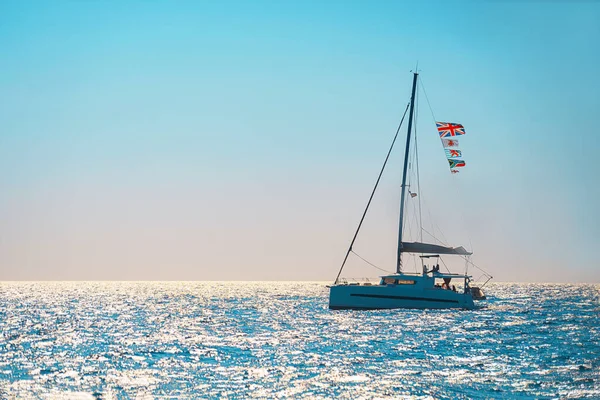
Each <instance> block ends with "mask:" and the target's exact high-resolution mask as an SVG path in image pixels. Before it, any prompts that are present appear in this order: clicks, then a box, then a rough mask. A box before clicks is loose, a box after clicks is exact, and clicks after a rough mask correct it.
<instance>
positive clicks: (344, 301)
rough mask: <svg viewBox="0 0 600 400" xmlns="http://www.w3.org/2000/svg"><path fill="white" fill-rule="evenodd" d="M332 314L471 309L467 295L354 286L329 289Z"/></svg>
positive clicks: (426, 290)
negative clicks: (426, 309) (427, 309)
mask: <svg viewBox="0 0 600 400" xmlns="http://www.w3.org/2000/svg"><path fill="white" fill-rule="evenodd" d="M329 308H330V309H332V310H346V309H351V310H376V309H391V308H419V309H423V308H436V309H444V308H460V309H467V310H471V309H473V308H475V303H474V302H473V296H472V295H471V294H470V293H466V294H465V293H456V292H453V291H451V290H444V289H439V288H432V289H424V290H423V289H421V290H419V289H417V288H412V287H406V286H405V285H398V286H388V285H377V286H358V285H335V286H331V288H330V289H329Z"/></svg>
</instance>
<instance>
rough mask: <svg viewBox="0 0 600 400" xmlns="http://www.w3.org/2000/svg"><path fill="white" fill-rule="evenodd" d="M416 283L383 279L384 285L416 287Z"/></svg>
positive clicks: (407, 280) (408, 280)
mask: <svg viewBox="0 0 600 400" xmlns="http://www.w3.org/2000/svg"><path fill="white" fill-rule="evenodd" d="M415 283H416V282H415V281H413V280H410V279H394V278H383V281H382V282H381V284H382V285H414V284H415Z"/></svg>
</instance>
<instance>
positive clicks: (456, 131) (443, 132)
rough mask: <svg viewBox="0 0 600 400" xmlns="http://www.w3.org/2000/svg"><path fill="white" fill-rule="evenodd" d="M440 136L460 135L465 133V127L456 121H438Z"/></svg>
mask: <svg viewBox="0 0 600 400" xmlns="http://www.w3.org/2000/svg"><path fill="white" fill-rule="evenodd" d="M435 124H436V126H437V130H438V133H439V134H440V137H442V138H444V137H450V136H460V135H464V134H465V127H464V126H462V125H461V124H455V123H454V122H436V123H435Z"/></svg>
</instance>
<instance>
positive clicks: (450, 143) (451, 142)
mask: <svg viewBox="0 0 600 400" xmlns="http://www.w3.org/2000/svg"><path fill="white" fill-rule="evenodd" d="M442 144H443V145H444V148H445V149H446V148H448V147H458V139H442Z"/></svg>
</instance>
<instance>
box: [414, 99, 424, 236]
mask: <svg viewBox="0 0 600 400" xmlns="http://www.w3.org/2000/svg"><path fill="white" fill-rule="evenodd" d="M418 99H419V91H418V90H417V100H416V103H417V107H416V110H415V113H416V116H415V163H416V165H417V168H416V169H417V197H418V199H417V201H418V204H419V228H420V229H419V236H420V240H421V242H423V231H422V229H423V216H422V213H421V179H420V177H419V146H418V145H417V121H418V120H419V107H418V105H419V100H418Z"/></svg>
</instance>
